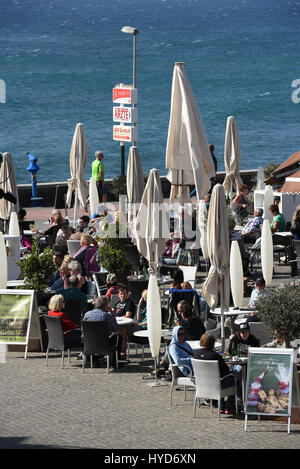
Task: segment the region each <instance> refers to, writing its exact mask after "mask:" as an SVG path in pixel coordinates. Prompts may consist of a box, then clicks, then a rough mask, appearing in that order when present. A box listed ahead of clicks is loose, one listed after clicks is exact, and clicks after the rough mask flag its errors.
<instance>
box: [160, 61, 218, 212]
mask: <svg viewBox="0 0 300 469" xmlns="http://www.w3.org/2000/svg"><path fill="white" fill-rule="evenodd" d="M166 168H169V172H168V175H167V178H168V180H169V181H170V183H171V185H172V186H171V193H170V202H171V203H172V202H174V201H175V198H176V197H177V200H178V202H179V203H180V204H184V203H189V202H190V194H189V185H195V187H196V194H197V200H200V199H203V197H204V195H205V194H207V192H208V191H209V189H210V187H211V182H210V178H212V177H213V176H214V175H215V167H214V163H213V160H212V157H211V154H210V151H209V147H208V142H207V138H206V133H205V129H204V125H203V122H202V117H201V114H200V111H199V107H198V104H197V102H196V99H195V96H194V93H193V90H192V87H191V84H190V82H189V79H188V77H187V75H186V72H185V65H184V63H181V62H176V63H175V65H174V70H173V81H172V92H171V109H170V120H169V129H168V139H167V148H166Z"/></svg>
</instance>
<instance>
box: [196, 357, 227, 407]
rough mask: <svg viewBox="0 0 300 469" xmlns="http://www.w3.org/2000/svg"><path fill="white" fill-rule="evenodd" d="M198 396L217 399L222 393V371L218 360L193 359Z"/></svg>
mask: <svg viewBox="0 0 300 469" xmlns="http://www.w3.org/2000/svg"><path fill="white" fill-rule="evenodd" d="M192 367H193V370H194V376H195V383H196V395H197V397H206V398H208V399H209V398H211V399H216V398H217V397H218V394H219V391H220V387H221V385H220V371H219V362H218V361H217V360H197V359H195V358H192Z"/></svg>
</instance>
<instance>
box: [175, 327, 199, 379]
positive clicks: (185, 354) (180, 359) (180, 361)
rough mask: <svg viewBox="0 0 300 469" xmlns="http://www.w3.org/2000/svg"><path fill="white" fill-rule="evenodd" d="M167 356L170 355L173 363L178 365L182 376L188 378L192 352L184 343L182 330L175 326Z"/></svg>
mask: <svg viewBox="0 0 300 469" xmlns="http://www.w3.org/2000/svg"><path fill="white" fill-rule="evenodd" d="M169 354H170V355H171V357H172V359H173V361H174V363H176V365H178V368H179V369H180V371H181V372H182V374H183V375H184V376H190V370H189V368H190V369H191V371H193V367H192V362H191V358H192V357H193V356H194V350H193V349H192V347H191V346H190V345H189V344H188V343H187V342H186V341H185V336H184V329H183V327H181V326H175V327H174V329H173V331H172V340H171V343H170V345H169ZM187 367H189V368H187Z"/></svg>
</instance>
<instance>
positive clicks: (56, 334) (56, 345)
mask: <svg viewBox="0 0 300 469" xmlns="http://www.w3.org/2000/svg"><path fill="white" fill-rule="evenodd" d="M43 318H44V321H45V326H46V330H47V334H48V348H49V349H52V350H64V333H63V326H62V321H61V318H60V317H58V316H48V315H47V314H44V315H43Z"/></svg>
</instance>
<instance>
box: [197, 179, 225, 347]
mask: <svg viewBox="0 0 300 469" xmlns="http://www.w3.org/2000/svg"><path fill="white" fill-rule="evenodd" d="M207 247H208V253H209V258H210V263H211V266H210V269H209V272H208V276H207V279H206V281H205V282H204V284H203V289H202V293H203V296H204V298H205V299H206V302H207V303H208V305H209V306H210V308H211V309H212V310H214V309H215V307H216V306H217V304H218V294H219V293H220V305H221V338H222V345H223V347H224V343H225V336H224V314H223V313H224V311H225V310H228V308H229V301H230V273H229V264H230V254H229V230H228V217H227V210H226V199H225V193H224V188H223V186H222V185H221V184H216V185H215V186H214V188H213V190H212V195H211V201H210V207H209V212H208V222H207Z"/></svg>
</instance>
